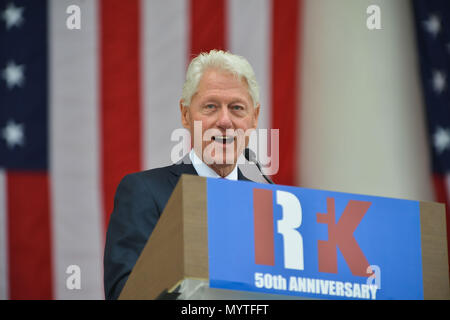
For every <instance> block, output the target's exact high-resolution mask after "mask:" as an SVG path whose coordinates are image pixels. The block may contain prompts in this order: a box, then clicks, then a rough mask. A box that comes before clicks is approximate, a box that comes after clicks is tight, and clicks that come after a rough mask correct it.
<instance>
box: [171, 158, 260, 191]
mask: <svg viewBox="0 0 450 320" xmlns="http://www.w3.org/2000/svg"><path fill="white" fill-rule="evenodd" d="M169 168H170V172H171V173H172V177H171V178H172V179H171V180H172V181H173V182H174V183H173V185H175V184H176V183H177V182H178V179H179V178H180V176H181V175H182V174H191V175H195V176H198V173H197V171H195V168H194V166H193V165H192V163H191V160H190V158H189V154H187V155H186V156H185V157H184V158H183V159H181V160H180V161H179V162H177V163H176V164H173V165H172V166H170V167H169ZM238 180H241V181H252V180H250V179H248V178H247V177H246V176H244V175H243V174H242V172H241V170H240V169H239V167H238Z"/></svg>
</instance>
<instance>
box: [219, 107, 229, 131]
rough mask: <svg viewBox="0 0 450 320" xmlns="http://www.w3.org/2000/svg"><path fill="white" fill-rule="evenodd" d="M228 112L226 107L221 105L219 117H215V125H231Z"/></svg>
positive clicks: (225, 127)
mask: <svg viewBox="0 0 450 320" xmlns="http://www.w3.org/2000/svg"><path fill="white" fill-rule="evenodd" d="M230 116H231V115H230V112H229V110H228V108H227V107H223V108H221V110H220V113H219V118H218V119H217V123H216V124H217V126H218V127H219V128H223V129H230V128H232V127H233V122H232V121H231V118H230Z"/></svg>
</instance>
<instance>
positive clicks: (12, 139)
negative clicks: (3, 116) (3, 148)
mask: <svg viewBox="0 0 450 320" xmlns="http://www.w3.org/2000/svg"><path fill="white" fill-rule="evenodd" d="M23 130H24V129H23V124H19V123H14V121H11V120H10V121H8V123H7V125H6V127H4V128H3V130H2V137H3V138H4V139H5V140H6V144H7V145H8V148H10V149H12V148H14V147H15V146H16V145H17V146H23V144H24V139H25V137H24V134H23Z"/></svg>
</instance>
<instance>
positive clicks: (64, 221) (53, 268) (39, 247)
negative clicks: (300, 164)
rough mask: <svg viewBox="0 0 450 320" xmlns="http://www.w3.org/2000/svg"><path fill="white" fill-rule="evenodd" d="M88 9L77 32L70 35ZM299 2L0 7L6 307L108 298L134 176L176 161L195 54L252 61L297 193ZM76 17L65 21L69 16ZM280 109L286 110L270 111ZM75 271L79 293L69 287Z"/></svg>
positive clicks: (2, 288) (1, 261)
mask: <svg viewBox="0 0 450 320" xmlns="http://www.w3.org/2000/svg"><path fill="white" fill-rule="evenodd" d="M71 5H76V6H78V7H79V9H80V18H81V19H80V29H76V28H74V29H72V28H68V24H67V23H68V22H69V25H70V22H71V21H72V22H73V20H70V19H72V18H71V17H75V16H72V15H73V13H74V11H72V10H68V8H69V6H71ZM300 10H301V1H297V0H283V1H275V0H246V1H241V0H214V1H210V0H170V1H160V0H126V1H123V0H47V1H46V0H28V1H27V0H0V299H102V298H103V297H104V295H103V271H102V270H103V266H102V258H103V247H104V237H105V232H106V227H107V223H108V220H109V215H110V214H111V212H112V208H113V198H114V193H115V189H116V187H117V185H118V183H119V181H120V179H121V178H122V177H123V176H124V175H125V174H127V173H130V172H134V171H140V170H144V169H148V168H153V167H158V166H163V165H168V164H170V155H171V148H172V147H173V146H174V145H175V144H176V143H177V141H171V133H172V131H173V130H174V129H176V128H180V127H181V123H180V114H179V106H178V102H179V99H180V96H181V89H182V85H183V82H184V75H185V70H186V67H187V65H188V63H189V61H190V59H191V58H192V57H193V56H194V55H196V54H198V53H200V52H201V51H208V50H210V49H213V48H215V49H225V50H230V51H231V52H233V53H236V54H240V55H243V56H245V57H246V58H247V59H248V60H249V61H250V63H251V64H252V66H253V67H254V69H255V72H256V76H257V78H258V80H259V84H260V87H261V94H262V97H261V104H262V105H263V106H264V107H263V109H262V111H261V114H260V121H259V127H260V128H271V127H273V128H280V129H282V130H281V131H280V132H281V135H284V136H282V137H281V141H282V142H281V145H280V152H282V153H284V157H283V158H282V159H280V171H279V173H278V175H277V176H276V177H275V180H276V181H277V182H278V183H284V184H291V185H292V184H296V181H295V177H296V165H295V155H296V145H295V137H296V136H297V133H296V124H295V122H296V112H297V109H298V103H297V90H296V88H297V81H298V79H297V71H298V69H297V65H298V60H299V55H298V43H299V35H300V33H299V26H300V23H299V19H300V18H299V17H300ZM68 19H69V21H68ZM275 105H278V106H280V108H278V109H276V108H275V107H272V106H275ZM72 265H76V266H79V267H80V270H81V289H80V290H77V289H72V290H71V289H69V288H68V286H67V285H66V281H67V279H68V277H69V276H70V275H71V271H70V270H72V269H71V268H70V266H72Z"/></svg>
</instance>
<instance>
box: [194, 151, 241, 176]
mask: <svg viewBox="0 0 450 320" xmlns="http://www.w3.org/2000/svg"><path fill="white" fill-rule="evenodd" d="M189 159H191V163H192V165H193V166H194V168H195V171H197V174H198V175H199V176H201V177H206V178H222V177H221V176H219V175H218V174H217V173H216V172H215V171H214V170H213V169H211V168H210V167H208V165H206V164H205V163H204V162H203V161H202V160H201V159H200V158H199V157H198V156H197V154H196V153H195V151H194V149H192V150H191V152H189ZM225 179H229V180H237V179H238V166H237V165H236V166H235V167H234V169H233V171H231V172H230V174H229V175H227V176H226V177H225Z"/></svg>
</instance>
